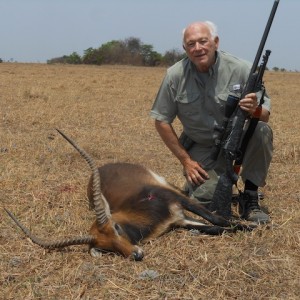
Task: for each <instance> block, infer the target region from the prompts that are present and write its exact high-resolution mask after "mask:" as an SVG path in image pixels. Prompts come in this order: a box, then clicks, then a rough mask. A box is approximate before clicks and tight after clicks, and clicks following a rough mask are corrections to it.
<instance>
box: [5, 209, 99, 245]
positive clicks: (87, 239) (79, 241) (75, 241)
mask: <svg viewBox="0 0 300 300" xmlns="http://www.w3.org/2000/svg"><path fill="white" fill-rule="evenodd" d="M4 210H5V211H6V212H7V214H8V215H9V216H10V217H11V218H12V219H13V221H14V222H15V223H16V224H17V225H18V227H19V228H20V229H21V230H22V231H23V232H24V233H25V234H26V235H27V236H28V237H29V238H30V239H31V241H32V242H33V243H35V244H37V245H39V246H40V247H42V248H44V249H57V248H64V247H67V246H73V245H86V244H91V243H92V242H93V241H94V238H93V237H92V236H82V237H74V238H70V239H66V240H62V241H56V242H46V241H43V240H41V239H39V238H37V237H36V236H34V235H33V234H32V233H31V232H30V231H29V229H28V228H26V227H25V226H24V225H23V224H21V223H20V222H19V221H18V219H17V218H16V217H15V215H14V214H13V213H12V212H10V211H9V210H8V209H6V208H4Z"/></svg>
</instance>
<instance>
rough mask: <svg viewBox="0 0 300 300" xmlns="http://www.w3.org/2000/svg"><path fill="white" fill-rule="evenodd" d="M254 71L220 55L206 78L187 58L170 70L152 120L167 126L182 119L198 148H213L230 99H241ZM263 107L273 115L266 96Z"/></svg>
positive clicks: (241, 63)
mask: <svg viewBox="0 0 300 300" xmlns="http://www.w3.org/2000/svg"><path fill="white" fill-rule="evenodd" d="M250 69H251V64H249V63H247V62H246V61H244V60H241V59H239V58H237V57H234V56H232V55H230V54H228V53H225V52H222V51H217V59H216V63H215V64H214V65H213V66H212V67H211V68H210V70H209V72H208V73H204V74H203V73H200V72H198V71H197V70H196V68H195V66H194V65H193V63H192V62H191V61H190V60H189V59H188V58H184V59H182V60H181V61H179V62H177V63H176V64H175V65H173V66H172V67H170V68H169V69H168V70H167V74H166V76H165V78H164V80H163V82H162V85H161V87H160V89H159V92H158V94H157V97H156V99H155V102H154V104H153V107H152V110H151V112H150V116H151V117H152V118H154V119H156V120H159V121H163V122H166V123H172V122H173V120H174V119H175V118H176V117H178V118H179V120H180V121H181V123H182V125H183V130H184V132H185V133H186V134H187V135H188V136H189V137H190V138H191V139H192V140H193V141H195V142H196V143H197V144H198V146H200V147H203V148H206V149H208V148H211V147H212V146H213V145H214V128H215V125H216V124H219V125H221V123H222V120H223V118H224V113H225V105H226V100H227V98H228V95H229V94H233V95H236V96H238V97H240V95H241V91H242V88H243V87H244V85H245V83H246V81H247V79H248V76H249V72H250ZM258 94H259V93H258ZM258 97H259V98H258V100H260V96H259V95H258ZM263 106H264V107H265V108H266V109H267V110H269V111H270V99H269V98H268V97H266V96H265V97H264V104H263Z"/></svg>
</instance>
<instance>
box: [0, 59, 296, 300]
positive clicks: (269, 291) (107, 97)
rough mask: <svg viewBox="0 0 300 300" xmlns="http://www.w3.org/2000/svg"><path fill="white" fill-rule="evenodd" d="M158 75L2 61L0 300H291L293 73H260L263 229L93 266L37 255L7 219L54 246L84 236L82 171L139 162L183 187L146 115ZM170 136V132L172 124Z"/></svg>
mask: <svg viewBox="0 0 300 300" xmlns="http://www.w3.org/2000/svg"><path fill="white" fill-rule="evenodd" d="M164 74H165V68H143V67H124V66H68V65H65V66H64V65H45V64H14V63H2V64H0V91H1V92H0V103H1V106H0V117H1V119H0V299H24V300H25V299H143V300H144V299H148V300H150V299H180V300H183V299H269V300H271V299H272V300H273V299H299V298H300V165H299V154H300V133H299V132H300V118H299V114H300V99H299V94H300V74H299V73H280V72H278V73H274V72H267V74H266V76H265V84H266V87H267V89H268V93H269V94H270V96H271V98H272V105H273V106H272V114H271V120H270V123H271V126H272V128H273V131H274V146H275V149H274V158H273V161H272V164H271V167H270V172H269V176H268V180H267V185H266V186H265V187H264V188H262V191H263V193H264V194H265V199H264V200H263V201H262V205H263V206H265V207H267V208H268V210H269V211H270V215H271V218H272V224H271V226H270V228H266V227H264V226H261V227H259V228H258V229H256V230H254V231H253V232H248V233H243V232H239V233H237V234H223V235H222V236H217V237H212V236H206V235H197V234H194V233H193V232H191V231H187V230H175V231H172V232H169V233H167V234H165V235H163V236H162V237H160V238H158V239H156V240H154V241H152V242H149V243H147V244H145V245H143V249H144V252H145V257H144V260H143V261H141V262H133V261H131V260H129V259H124V258H123V257H122V256H119V255H116V254H108V253H107V254H103V255H102V257H101V258H98V259H95V258H93V257H91V256H90V255H89V254H88V251H87V250H88V249H87V246H72V247H69V248H65V249H63V250H54V251H48V250H47V251H46V250H43V249H42V248H40V247H39V246H37V245H35V244H33V243H32V242H31V241H30V240H29V239H28V238H26V237H25V236H24V234H23V233H22V232H21V231H20V230H19V229H18V228H17V227H16V225H15V224H14V223H13V222H12V220H11V219H10V218H9V217H8V216H7V214H6V213H5V211H4V210H3V208H4V207H6V208H8V209H9V210H11V211H12V212H14V213H15V214H16V216H17V217H18V218H19V220H20V221H21V222H22V223H23V224H24V225H26V226H27V227H28V228H30V230H32V232H33V233H34V234H36V235H37V236H39V237H41V238H44V239H50V240H55V239H58V238H63V237H71V236H77V235H84V234H86V233H87V232H88V230H89V227H90V225H91V223H92V221H93V220H94V215H93V212H91V211H90V210H89V209H88V201H87V198H86V186H87V182H88V179H89V176H90V171H89V168H88V167H87V165H86V163H85V161H84V160H83V159H82V158H81V157H80V155H79V154H78V153H77V152H76V151H75V150H74V149H73V148H72V147H71V146H70V145H69V144H68V143H67V142H66V141H64V140H63V139H62V138H61V137H60V136H59V135H58V134H57V132H56V131H55V128H59V129H61V130H63V131H64V132H65V133H66V134H68V135H69V136H70V137H72V138H73V139H74V140H76V141H77V143H78V144H79V145H80V146H81V147H82V148H84V149H85V150H86V151H87V152H88V153H89V154H90V155H92V156H93V158H94V159H95V160H96V162H97V164H99V165H101V164H104V163H107V162H115V161H123V162H135V163H140V164H143V165H145V166H147V167H148V168H150V169H152V170H154V171H155V172H157V173H158V174H160V175H162V176H164V177H165V178H166V179H167V180H168V181H169V182H171V183H172V184H175V185H176V186H178V187H181V186H182V184H183V183H184V178H183V176H182V170H181V166H180V164H179V163H178V162H177V160H176V159H175V158H174V157H173V156H172V155H171V154H170V152H169V151H168V150H167V149H166V147H165V146H164V144H163V143H162V141H161V140H160V138H159V137H158V134H157V133H156V131H155V130H154V126H153V121H152V120H151V119H150V118H149V110H150V108H151V106H152V103H153V99H154V98H155V95H156V93H157V90H158V88H159V85H160V83H161V80H162V78H163V76H164ZM175 126H176V130H178V132H179V131H180V126H179V124H178V123H176V124H175Z"/></svg>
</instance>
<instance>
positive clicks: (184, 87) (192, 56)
mask: <svg viewBox="0 0 300 300" xmlns="http://www.w3.org/2000/svg"><path fill="white" fill-rule="evenodd" d="M183 47H184V49H185V51H186V54H187V57H186V58H184V59H182V60H181V61H179V62H177V63H176V64H174V65H173V66H172V67H170V68H169V69H168V70H167V74H166V76H165V78H164V80H163V82H162V85H161V87H160V89H159V92H158V94H157V97H156V100H155V102H154V104H153V107H152V110H151V113H150V115H151V117H152V118H154V119H155V127H156V130H157V131H158V133H159V134H160V136H161V138H162V140H163V141H164V143H165V144H166V145H167V147H168V148H169V149H170V150H171V152H172V153H173V154H174V155H175V156H176V157H177V158H178V160H179V161H180V162H181V164H182V166H183V169H184V174H185V176H186V180H187V188H188V192H189V195H190V197H194V198H197V199H199V201H201V202H203V203H204V204H207V203H209V202H210V201H211V199H212V196H213V193H214V190H215V187H216V184H217V181H218V178H219V175H220V174H221V173H222V172H223V171H224V169H225V159H224V157H222V156H221V155H220V156H219V159H218V160H217V161H214V160H212V159H211V151H212V148H213V146H214V128H215V125H216V124H219V125H220V124H221V123H222V120H223V118H224V108H225V105H226V100H227V98H228V95H230V94H234V95H238V94H239V95H240V94H241V91H242V88H243V86H244V84H245V83H246V81H247V79H248V76H249V71H250V67H251V65H250V64H249V63H247V62H245V61H243V60H241V59H239V58H237V57H234V56H232V55H230V54H228V53H225V52H222V51H219V50H218V47H219V37H218V35H217V29H216V26H215V25H214V24H213V23H212V22H209V21H206V22H195V23H192V24H190V25H189V26H188V27H187V28H186V29H185V30H184V32H183ZM260 95H261V93H257V94H256V93H251V94H248V95H246V96H245V98H244V99H241V100H240V101H239V105H240V108H241V109H243V110H244V111H246V112H248V113H249V114H250V115H252V114H253V113H254V112H255V111H256V108H257V107H258V103H259V100H260V98H259V96H260ZM269 114H270V99H269V98H268V97H266V96H265V97H264V104H263V107H262V112H261V115H260V121H259V122H258V125H257V127H256V130H255V132H254V134H253V136H252V138H251V140H250V142H249V144H248V147H247V151H246V153H245V156H244V161H243V168H242V172H241V178H242V180H243V182H244V184H245V187H244V192H243V193H242V194H241V196H240V203H243V205H242V211H241V212H240V213H241V217H242V218H244V219H246V220H249V221H253V222H257V223H266V222H269V220H270V218H269V216H268V214H266V213H265V212H263V211H262V210H261V208H260V206H259V204H258V193H257V190H258V187H260V186H264V185H265V179H266V176H267V172H268V168H269V165H270V162H271V158H272V150H273V147H272V130H271V128H270V127H269V126H268V124H267V122H268V120H269ZM175 117H178V119H179V120H180V121H181V123H182V126H183V132H184V134H185V135H186V136H187V138H188V140H189V141H192V146H191V147H189V149H188V148H185V147H183V145H182V144H181V143H180V141H179V139H178V136H177V134H176V132H175V130H174V128H173V126H172V122H173V120H174V119H175Z"/></svg>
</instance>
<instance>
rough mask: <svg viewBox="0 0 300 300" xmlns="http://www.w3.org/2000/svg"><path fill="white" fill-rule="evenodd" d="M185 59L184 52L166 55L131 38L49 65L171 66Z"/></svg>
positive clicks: (73, 55)
mask: <svg viewBox="0 0 300 300" xmlns="http://www.w3.org/2000/svg"><path fill="white" fill-rule="evenodd" d="M183 57H185V53H184V52H183V51H180V50H177V49H172V50H169V51H166V52H165V53H164V55H162V54H160V53H158V52H157V51H155V50H154V47H153V46H152V45H149V44H144V43H142V42H141V40H140V39H139V38H135V37H130V38H127V39H125V40H112V41H110V42H107V43H105V44H102V45H101V46H100V47H99V48H96V49H95V48H92V47H90V48H88V49H86V50H84V53H83V56H80V55H79V54H78V53H77V52H73V53H71V54H70V55H64V56H61V57H56V58H52V59H49V60H47V63H48V64H54V63H63V64H90V65H103V64H120V65H135V66H159V65H165V66H169V65H172V64H174V63H175V62H177V61H179V60H180V59H182V58H183Z"/></svg>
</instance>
